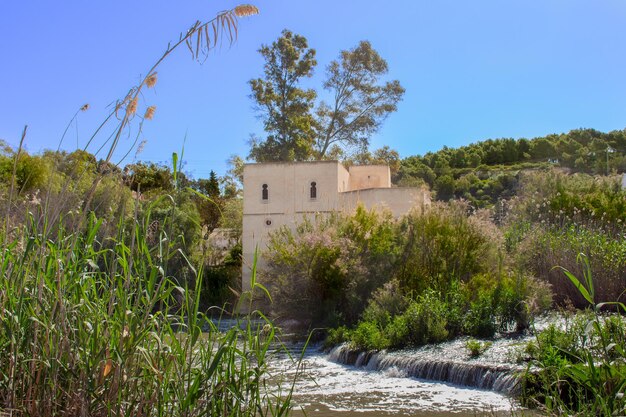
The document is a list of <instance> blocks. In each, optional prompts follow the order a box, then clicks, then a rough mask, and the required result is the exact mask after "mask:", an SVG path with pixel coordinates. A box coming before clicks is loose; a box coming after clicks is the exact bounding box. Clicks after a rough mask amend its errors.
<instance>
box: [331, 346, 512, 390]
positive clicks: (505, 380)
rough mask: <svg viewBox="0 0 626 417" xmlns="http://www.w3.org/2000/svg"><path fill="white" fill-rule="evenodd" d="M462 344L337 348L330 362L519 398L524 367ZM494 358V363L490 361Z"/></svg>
mask: <svg viewBox="0 0 626 417" xmlns="http://www.w3.org/2000/svg"><path fill="white" fill-rule="evenodd" d="M459 348H461V346H458V343H456V344H454V343H450V344H447V345H445V344H444V345H443V346H440V347H439V349H438V350H433V349H432V348H425V349H417V350H411V351H399V352H387V351H380V352H363V351H354V350H352V349H350V347H349V346H348V345H347V344H342V345H339V346H336V347H335V348H333V349H332V350H331V351H330V352H329V354H328V358H329V360H331V361H333V362H336V363H340V364H344V365H351V366H354V367H356V368H363V369H366V370H369V371H379V372H390V371H394V372H395V373H396V374H399V375H398V376H404V377H411V378H419V379H425V380H430V381H440V382H446V383H450V384H454V385H461V386H466V387H472V388H478V389H484V390H490V391H495V392H499V393H502V394H507V395H516V394H517V393H518V392H519V389H520V377H519V375H520V373H521V372H522V371H523V370H524V368H523V367H521V366H519V365H515V364H512V363H506V362H504V361H502V362H500V363H498V362H496V361H494V360H493V359H492V358H488V359H486V360H480V359H469V358H467V359H466V358H464V357H465V356H467V355H466V354H464V353H463V349H462V348H461V350H459ZM490 359H492V360H490Z"/></svg>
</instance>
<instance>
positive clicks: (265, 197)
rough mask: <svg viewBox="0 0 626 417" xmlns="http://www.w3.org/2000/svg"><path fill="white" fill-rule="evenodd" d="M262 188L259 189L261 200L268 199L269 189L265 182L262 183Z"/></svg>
mask: <svg viewBox="0 0 626 417" xmlns="http://www.w3.org/2000/svg"><path fill="white" fill-rule="evenodd" d="M262 188H263V190H262V191H261V200H263V201H267V200H269V194H270V193H269V190H268V189H267V184H263V187H262Z"/></svg>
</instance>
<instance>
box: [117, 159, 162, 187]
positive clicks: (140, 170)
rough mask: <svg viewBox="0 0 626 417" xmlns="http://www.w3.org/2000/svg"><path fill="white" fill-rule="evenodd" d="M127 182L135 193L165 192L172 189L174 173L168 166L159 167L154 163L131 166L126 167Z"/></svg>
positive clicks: (139, 163)
mask: <svg viewBox="0 0 626 417" xmlns="http://www.w3.org/2000/svg"><path fill="white" fill-rule="evenodd" d="M124 174H125V177H126V182H127V183H128V184H129V186H130V189H131V190H133V191H137V190H139V191H141V192H146V191H150V190H155V189H160V190H163V191H166V190H171V189H172V173H171V172H170V169H169V168H168V167H166V166H161V165H157V164H155V163H154V162H149V163H143V162H137V163H136V164H129V165H126V167H124Z"/></svg>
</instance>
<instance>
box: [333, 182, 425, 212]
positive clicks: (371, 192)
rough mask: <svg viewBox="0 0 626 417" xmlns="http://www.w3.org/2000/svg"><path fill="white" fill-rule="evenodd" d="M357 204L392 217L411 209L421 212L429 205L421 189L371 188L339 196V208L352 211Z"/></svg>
mask: <svg viewBox="0 0 626 417" xmlns="http://www.w3.org/2000/svg"><path fill="white" fill-rule="evenodd" d="M359 204H363V206H365V207H366V208H367V209H380V210H389V211H390V212H391V214H393V216H394V217H399V216H402V215H403V214H406V213H408V212H409V211H411V210H412V209H417V210H420V211H423V209H424V206H426V205H428V204H430V197H429V195H428V191H426V190H423V189H421V188H409V187H406V188H404V187H403V188H371V189H367V190H356V191H349V192H347V193H342V194H341V208H342V210H343V211H345V212H351V211H354V210H355V209H356V208H357V206H358V205H359Z"/></svg>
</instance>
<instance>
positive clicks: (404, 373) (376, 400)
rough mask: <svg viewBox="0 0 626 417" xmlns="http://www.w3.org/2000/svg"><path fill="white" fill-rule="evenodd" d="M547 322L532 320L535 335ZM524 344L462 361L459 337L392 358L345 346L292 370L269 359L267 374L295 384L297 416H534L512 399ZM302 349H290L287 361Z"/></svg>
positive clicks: (312, 352) (507, 341) (311, 353)
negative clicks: (518, 357) (516, 354)
mask: <svg viewBox="0 0 626 417" xmlns="http://www.w3.org/2000/svg"><path fill="white" fill-rule="evenodd" d="M554 320H555V319H554V318H546V319H544V320H542V321H538V322H537V323H536V324H537V330H539V329H541V328H543V327H545V326H546V325H547V324H548V323H550V322H554ZM557 321H558V320H557ZM530 339H531V338H530V337H519V338H500V339H496V340H494V341H492V345H491V347H489V349H487V350H486V351H485V352H484V353H483V354H482V355H481V356H480V357H479V358H471V357H470V356H469V352H468V350H467V349H466V347H465V344H466V342H467V339H464V338H461V339H457V340H454V341H451V342H446V343H441V344H438V345H429V346H425V347H421V348H418V349H410V350H408V349H407V350H401V351H397V352H386V351H382V352H376V353H363V352H354V351H351V350H350V349H349V348H348V347H347V346H346V345H341V346H337V347H335V348H334V349H332V350H331V351H328V352H325V351H323V350H321V348H319V347H316V346H313V347H309V348H308V349H307V350H306V352H305V353H304V354H303V360H302V362H300V365H299V367H297V363H298V361H296V360H294V359H291V358H289V357H288V356H287V355H286V354H285V355H282V356H279V357H277V358H274V360H273V364H272V370H273V371H274V372H275V374H276V375H282V376H283V378H284V381H285V382H284V383H283V387H286V388H288V387H289V386H290V383H291V382H293V380H294V378H295V380H296V382H295V385H294V390H293V392H294V394H293V405H294V415H297V416H298V415H306V416H314V417H326V416H339V417H356V416H359V417H379V416H389V415H407V416H431V415H434V416H439V417H444V416H446V417H447V416H456V417H461V416H482V415H488V416H509V415H512V414H514V415H516V416H522V415H524V416H527V415H536V414H535V413H534V412H532V411H529V410H525V409H523V408H522V407H520V406H519V404H518V403H517V402H516V400H515V399H514V397H515V394H516V393H518V392H519V376H518V375H519V373H520V372H521V371H523V370H524V365H520V364H518V363H516V360H515V352H516V351H520V350H521V349H522V348H523V346H524V345H525V344H526V342H528V341H529V340H530ZM302 349H303V346H302V345H298V344H294V345H293V346H291V347H290V350H291V352H292V356H293V357H296V358H297V357H298V356H299V355H300V354H301V353H302ZM296 376H297V377H296Z"/></svg>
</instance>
